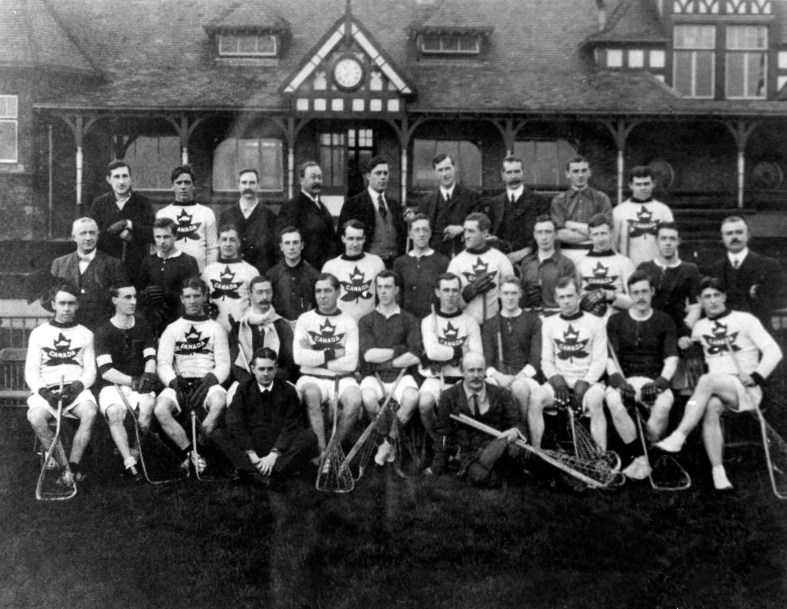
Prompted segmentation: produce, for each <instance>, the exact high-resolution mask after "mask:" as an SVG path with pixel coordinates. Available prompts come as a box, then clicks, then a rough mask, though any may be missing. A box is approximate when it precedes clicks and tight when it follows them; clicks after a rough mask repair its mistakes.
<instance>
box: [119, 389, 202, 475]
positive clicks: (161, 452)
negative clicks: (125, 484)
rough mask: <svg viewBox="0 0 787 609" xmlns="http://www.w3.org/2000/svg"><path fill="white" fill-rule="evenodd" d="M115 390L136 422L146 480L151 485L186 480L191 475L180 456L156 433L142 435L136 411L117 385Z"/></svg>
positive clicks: (140, 456)
mask: <svg viewBox="0 0 787 609" xmlns="http://www.w3.org/2000/svg"><path fill="white" fill-rule="evenodd" d="M115 388H116V389H117V391H118V393H119V394H120V399H121V400H123V404H124V405H125V406H126V409H127V410H128V411H129V412H130V413H131V418H132V419H133V421H134V433H135V434H136V436H137V450H139V463H140V465H141V466H142V472H143V473H144V474H145V480H147V481H148V482H149V483H150V484H167V483H168V482H179V481H181V480H185V479H186V478H187V477H188V475H189V474H188V470H186V469H184V468H183V462H182V461H181V458H180V457H179V456H178V454H177V453H176V452H175V451H174V450H172V449H171V448H170V447H169V446H168V445H167V443H166V442H165V441H164V440H162V439H161V436H159V435H158V434H157V433H156V432H154V431H152V430H148V431H147V432H146V433H142V434H140V432H139V418H138V417H137V413H136V411H135V410H134V409H133V408H132V407H131V404H129V402H128V399H127V398H126V396H125V394H124V393H123V391H122V390H121V389H120V387H119V386H118V385H117V384H115Z"/></svg>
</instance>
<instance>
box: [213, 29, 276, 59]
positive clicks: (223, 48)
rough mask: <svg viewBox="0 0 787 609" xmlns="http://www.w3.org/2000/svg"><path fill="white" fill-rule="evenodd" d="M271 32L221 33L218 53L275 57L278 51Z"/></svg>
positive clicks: (223, 54) (274, 37)
mask: <svg viewBox="0 0 787 609" xmlns="http://www.w3.org/2000/svg"><path fill="white" fill-rule="evenodd" d="M278 47H279V45H278V40H277V38H276V36H274V35H273V34H264V35H260V34H221V35H220V36H219V55H222V56H245V57H250V56H251V57H255V56H256V57H276V55H277V54H278V52H279V48H278Z"/></svg>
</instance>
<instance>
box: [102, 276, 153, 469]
mask: <svg viewBox="0 0 787 609" xmlns="http://www.w3.org/2000/svg"><path fill="white" fill-rule="evenodd" d="M110 294H111V295H112V304H113V306H114V307H115V315H114V316H113V317H111V318H110V319H109V321H107V322H106V323H105V324H104V325H102V326H101V327H100V328H99V329H98V330H96V348H95V351H96V364H97V365H98V374H99V378H100V386H101V392H100V393H99V395H98V405H99V409H100V410H101V414H102V415H103V416H104V418H106V420H107V424H108V425H109V433H110V435H111V436H112V440H113V441H114V442H115V446H117V449H118V451H119V452H120V456H121V457H122V458H123V467H124V468H125V470H126V474H127V475H128V476H129V477H130V478H131V479H132V480H134V482H142V473H141V471H140V470H139V468H138V467H137V459H136V456H134V455H133V454H132V451H131V449H130V448H129V444H128V434H127V433H126V428H125V426H124V425H123V420H124V419H125V418H126V410H127V409H126V405H125V403H124V402H123V398H122V397H121V396H120V394H119V393H118V392H120V391H122V392H123V395H124V396H125V398H126V401H128V403H129V405H130V406H131V407H132V408H137V409H138V411H139V427H140V429H141V430H142V431H147V430H148V429H149V428H150V419H151V416H152V415H153V403H154V401H155V398H156V395H155V393H154V391H155V388H156V385H158V376H157V375H156V339H155V337H154V336H153V330H152V329H151V327H150V324H148V323H147V322H146V321H145V320H144V319H138V318H136V317H134V312H135V311H136V308H137V290H136V289H135V288H134V286H133V285H123V286H112V288H111V290H110ZM116 385H117V387H116Z"/></svg>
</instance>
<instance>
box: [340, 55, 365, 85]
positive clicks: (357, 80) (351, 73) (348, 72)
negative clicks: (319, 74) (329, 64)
mask: <svg viewBox="0 0 787 609" xmlns="http://www.w3.org/2000/svg"><path fill="white" fill-rule="evenodd" d="M362 81H363V65H362V64H361V62H360V61H358V59H357V58H356V57H354V56H352V55H345V56H344V57H341V58H339V59H338V60H337V61H336V63H334V64H333V82H334V83H335V84H336V86H337V87H339V88H340V89H344V90H345V91H352V90H353V89H357V88H358V86H359V85H360V84H361V82H362Z"/></svg>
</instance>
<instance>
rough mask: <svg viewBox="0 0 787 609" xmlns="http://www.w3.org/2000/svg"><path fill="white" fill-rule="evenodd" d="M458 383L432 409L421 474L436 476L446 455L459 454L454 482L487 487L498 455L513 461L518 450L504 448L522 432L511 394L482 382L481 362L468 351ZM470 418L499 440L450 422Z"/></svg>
mask: <svg viewBox="0 0 787 609" xmlns="http://www.w3.org/2000/svg"><path fill="white" fill-rule="evenodd" d="M461 368H462V375H463V380H462V382H461V383H457V384H456V385H454V386H453V387H450V388H449V389H446V390H445V391H444V392H443V394H442V395H441V396H440V405H439V407H438V409H437V420H436V421H435V434H436V435H437V437H438V441H437V442H436V443H435V456H434V461H433V462H432V466H431V467H429V468H427V470H426V472H425V473H426V474H427V475H431V474H442V473H443V471H445V467H446V464H447V461H448V456H449V455H451V454H456V453H457V452H458V453H459V473H458V475H459V476H460V477H464V476H466V477H467V479H468V480H469V481H470V482H472V483H473V484H477V485H483V484H489V485H493V484H494V481H495V479H496V475H495V474H494V473H493V468H495V465H497V464H498V462H499V461H500V459H501V458H502V457H504V456H508V457H517V456H519V451H520V450H521V449H519V448H518V447H515V446H510V444H511V443H512V442H514V441H515V440H516V439H517V438H518V437H519V431H520V430H521V429H522V426H521V423H520V422H519V413H518V412H517V409H516V406H515V405H514V401H513V399H512V398H511V394H510V393H508V391H506V390H505V389H501V388H500V387H497V386H495V385H491V384H489V383H486V382H484V376H485V375H486V361H485V360H484V356H483V355H482V354H481V353H475V352H472V351H471V352H468V353H465V354H464V356H463V357H462V362H461ZM452 414H453V415H460V414H463V415H466V416H469V417H473V418H474V419H477V420H479V421H481V422H482V423H485V424H487V425H489V426H491V427H494V428H495V429H498V430H500V431H503V432H505V435H503V436H501V437H500V438H493V437H491V436H490V435H488V434H486V433H484V432H482V431H479V430H476V429H472V428H470V427H467V426H465V425H463V424H461V423H459V422H456V421H454V420H452V419H451V415H452Z"/></svg>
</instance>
